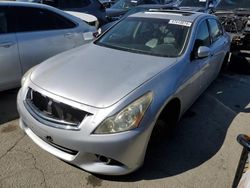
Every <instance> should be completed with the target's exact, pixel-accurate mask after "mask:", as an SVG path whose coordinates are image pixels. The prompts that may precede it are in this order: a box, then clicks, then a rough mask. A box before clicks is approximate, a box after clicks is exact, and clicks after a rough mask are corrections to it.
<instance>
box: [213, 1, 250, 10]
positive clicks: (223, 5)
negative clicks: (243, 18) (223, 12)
mask: <svg viewBox="0 0 250 188" xmlns="http://www.w3.org/2000/svg"><path fill="white" fill-rule="evenodd" d="M217 8H218V9H237V8H250V0H221V1H220V3H219V5H218V7H217Z"/></svg>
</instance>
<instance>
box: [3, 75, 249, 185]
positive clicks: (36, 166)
mask: <svg viewBox="0 0 250 188" xmlns="http://www.w3.org/2000/svg"><path fill="white" fill-rule="evenodd" d="M16 94H17V90H11V91H5V92H0V188H8V187H10V188H14V187H24V188H29V187H32V188H35V187H51V188H54V187H58V188H59V187H60V188H62V187H67V188H68V187H74V188H78V187H126V188H127V187H133V188H134V187H143V188H146V187H170V188H179V187H180V188H182V187H183V188H196V187H197V188H224V187H225V188H229V187H231V184H232V181H233V178H234V174H235V171H236V168H237V164H238V161H239V158H240V153H241V150H242V148H241V146H240V145H239V144H238V143H237V142H236V137H237V135H238V134H240V133H245V134H248V135H250V129H249V126H250V76H249V75H243V74H232V73H224V74H221V75H220V76H219V77H218V78H217V79H216V80H215V81H214V82H213V83H212V84H211V86H210V87H209V88H208V89H207V90H206V91H205V92H204V94H202V95H201V96H200V98H199V99H198V100H197V101H196V102H195V103H194V105H193V106H192V107H191V108H190V110H188V111H187V113H186V114H185V115H184V116H183V118H182V119H181V121H180V122H179V123H178V126H177V128H176V129H175V131H174V132H172V133H171V134H165V133H164V134H163V133H159V134H161V135H159V137H157V138H161V139H157V138H153V139H155V140H154V142H153V144H151V145H150V147H149V149H148V152H147V156H146V160H145V163H144V166H143V167H142V168H140V169H139V170H138V171H136V172H134V173H132V174H130V175H127V176H121V177H116V176H100V175H93V174H90V173H88V172H85V171H83V170H81V169H78V168H76V167H73V166H71V165H69V164H67V163H65V162H63V161H61V160H59V159H57V158H56V157H54V156H52V155H50V154H49V153H47V152H46V151H44V150H42V149H41V148H40V147H38V146H37V145H36V144H35V143H33V142H32V141H31V139H30V138H29V137H28V136H27V135H25V134H24V133H23V131H22V130H21V129H20V128H19V126H18V113H17V110H16Z"/></svg>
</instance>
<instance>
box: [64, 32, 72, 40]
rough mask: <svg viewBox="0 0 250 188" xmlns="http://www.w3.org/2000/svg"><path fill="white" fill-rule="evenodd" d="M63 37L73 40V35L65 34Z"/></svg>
mask: <svg viewBox="0 0 250 188" xmlns="http://www.w3.org/2000/svg"><path fill="white" fill-rule="evenodd" d="M64 37H65V38H70V39H71V38H73V37H74V33H66V34H65V35H64Z"/></svg>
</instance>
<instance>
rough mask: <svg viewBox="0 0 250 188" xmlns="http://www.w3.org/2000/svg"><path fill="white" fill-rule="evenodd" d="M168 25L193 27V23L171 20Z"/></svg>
mask: <svg viewBox="0 0 250 188" xmlns="http://www.w3.org/2000/svg"><path fill="white" fill-rule="evenodd" d="M168 23H169V24H174V25H182V26H187V27H190V26H191V25H192V22H187V21H181V20H169V22H168Z"/></svg>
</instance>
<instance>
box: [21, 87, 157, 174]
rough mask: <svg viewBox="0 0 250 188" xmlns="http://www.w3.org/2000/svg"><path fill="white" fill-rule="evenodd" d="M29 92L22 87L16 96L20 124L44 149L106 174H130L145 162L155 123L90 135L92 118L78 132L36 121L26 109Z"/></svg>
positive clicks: (74, 163) (92, 170)
mask: <svg viewBox="0 0 250 188" xmlns="http://www.w3.org/2000/svg"><path fill="white" fill-rule="evenodd" d="M34 87H35V86H34ZM36 90H39V88H36ZM40 90H41V89H40ZM26 93H27V88H26V89H25V88H22V89H20V91H19V93H18V98H17V106H18V111H19V114H20V127H21V128H22V129H23V130H24V131H25V132H26V133H27V135H28V136H29V137H30V138H31V139H32V140H33V141H34V142H35V143H36V144H37V145H39V146H40V147H41V148H43V149H44V150H46V151H48V152H49V153H51V154H53V155H55V156H56V157H58V158H60V159H62V160H64V161H67V162H68V163H71V164H73V165H76V166H78V167H80V168H82V169H84V170H86V171H89V172H92V173H97V174H104V175H123V174H128V173H130V172H132V171H134V170H136V169H137V168H139V167H140V166H141V165H142V164H143V161H144V156H145V152H146V148H147V143H148V140H149V137H150V134H151V129H152V127H153V126H150V125H147V126H140V127H139V128H137V129H134V130H131V131H126V132H122V133H116V134H102V135H99V134H91V133H92V131H90V128H89V127H91V125H89V124H91V123H90V122H91V121H88V122H87V123H88V125H82V126H81V128H80V129H79V130H77V131H76V130H64V129H58V128H54V127H50V126H47V125H44V124H43V123H41V122H39V121H38V120H36V119H35V118H34V117H33V116H32V115H31V114H30V113H29V111H28V110H27V109H26V107H25V105H24V100H25V96H26ZM148 122H149V121H145V123H147V124H148ZM92 123H93V122H92ZM142 123H143V121H142ZM152 124H153V122H152ZM93 127H94V128H95V127H96V125H93ZM145 127H147V128H145ZM94 128H93V129H94ZM100 156H104V157H105V158H107V159H110V160H111V163H107V162H104V161H102V160H100Z"/></svg>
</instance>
